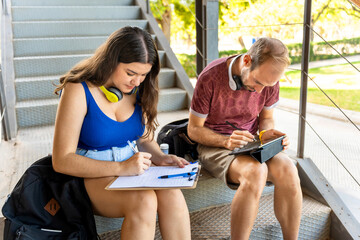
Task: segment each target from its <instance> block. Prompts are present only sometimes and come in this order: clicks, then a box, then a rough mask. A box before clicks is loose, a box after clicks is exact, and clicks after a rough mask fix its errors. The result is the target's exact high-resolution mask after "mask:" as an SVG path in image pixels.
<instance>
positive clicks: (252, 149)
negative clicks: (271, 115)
mask: <svg viewBox="0 0 360 240" xmlns="http://www.w3.org/2000/svg"><path fill="white" fill-rule="evenodd" d="M284 138H285V136H282V137H279V138H277V139H275V140H273V141H270V142H268V143H265V144H263V145H261V144H260V141H256V142H254V143H249V144H250V145H249V144H247V145H246V146H245V147H244V148H236V149H234V151H232V152H231V153H229V155H239V154H250V156H252V157H253V158H255V159H256V160H257V161H259V162H260V163H264V162H266V161H267V160H269V159H270V158H272V157H273V156H275V155H276V154H278V153H279V152H281V151H282V150H283V148H284V146H283V145H282V140H283V139H284ZM248 145H249V146H248Z"/></svg>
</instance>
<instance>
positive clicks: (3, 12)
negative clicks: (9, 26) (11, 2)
mask: <svg viewBox="0 0 360 240" xmlns="http://www.w3.org/2000/svg"><path fill="white" fill-rule="evenodd" d="M1 5H2V6H1V7H2V13H1V14H4V15H5V16H7V15H9V12H8V9H7V4H6V0H1Z"/></svg>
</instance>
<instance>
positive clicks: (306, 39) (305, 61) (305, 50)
mask: <svg viewBox="0 0 360 240" xmlns="http://www.w3.org/2000/svg"><path fill="white" fill-rule="evenodd" d="M310 26H311V0H305V6H304V32H303V45H302V59H301V86H300V106H299V111H300V112H299V132H298V149H297V157H298V158H304V146H305V123H306V122H305V120H306V101H307V82H308V77H307V76H308V71H309V58H310Z"/></svg>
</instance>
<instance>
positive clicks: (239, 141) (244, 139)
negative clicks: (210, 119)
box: [225, 130, 254, 150]
mask: <svg viewBox="0 0 360 240" xmlns="http://www.w3.org/2000/svg"><path fill="white" fill-rule="evenodd" d="M253 141H254V135H252V134H251V133H250V132H249V131H240V130H235V131H233V132H232V134H231V135H230V137H229V138H228V139H227V140H226V142H225V148H227V149H229V150H234V148H242V147H244V146H245V145H246V144H248V143H249V142H253Z"/></svg>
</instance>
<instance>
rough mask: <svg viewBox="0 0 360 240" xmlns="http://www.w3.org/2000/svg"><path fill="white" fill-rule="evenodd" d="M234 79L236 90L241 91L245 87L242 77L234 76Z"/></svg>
mask: <svg viewBox="0 0 360 240" xmlns="http://www.w3.org/2000/svg"><path fill="white" fill-rule="evenodd" d="M233 79H234V82H235V84H236V90H240V89H241V88H242V87H243V83H242V80H241V77H240V76H237V75H233Z"/></svg>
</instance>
